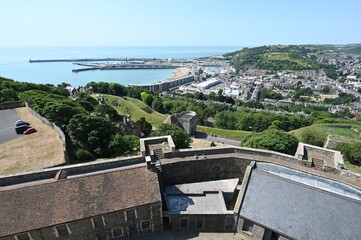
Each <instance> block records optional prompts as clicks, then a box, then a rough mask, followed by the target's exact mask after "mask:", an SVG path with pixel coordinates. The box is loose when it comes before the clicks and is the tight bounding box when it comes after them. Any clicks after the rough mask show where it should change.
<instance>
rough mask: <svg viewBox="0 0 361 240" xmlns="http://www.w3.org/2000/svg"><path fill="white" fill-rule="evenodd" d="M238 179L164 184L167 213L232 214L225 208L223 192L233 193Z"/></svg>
mask: <svg viewBox="0 0 361 240" xmlns="http://www.w3.org/2000/svg"><path fill="white" fill-rule="evenodd" d="M238 181H239V179H238V178H233V179H227V180H218V181H208V182H198V183H188V184H179V185H174V186H166V190H165V193H166V194H165V199H166V203H167V207H168V213H169V214H233V211H229V210H227V207H226V203H225V199H224V196H223V193H229V194H232V195H233V193H234V191H235V189H236V187H237V184H238Z"/></svg>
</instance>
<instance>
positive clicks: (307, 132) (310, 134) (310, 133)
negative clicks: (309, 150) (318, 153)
mask: <svg viewBox="0 0 361 240" xmlns="http://www.w3.org/2000/svg"><path fill="white" fill-rule="evenodd" d="M326 138H327V134H326V133H325V132H323V131H321V130H320V129H319V128H314V127H312V126H311V127H307V128H304V129H302V132H301V133H300V136H299V140H300V141H301V142H303V143H307V144H311V145H315V146H319V147H323V145H324V144H325V141H326Z"/></svg>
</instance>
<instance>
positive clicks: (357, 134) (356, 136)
mask: <svg viewBox="0 0 361 240" xmlns="http://www.w3.org/2000/svg"><path fill="white" fill-rule="evenodd" d="M306 132H314V133H320V134H322V135H323V136H322V137H323V138H326V137H327V136H328V135H334V136H341V137H343V138H345V139H347V140H348V141H361V126H360V125H358V124H346V123H324V124H315V125H312V126H308V127H304V128H300V129H297V130H293V131H291V132H290V133H291V134H293V135H294V136H295V137H296V138H297V139H299V140H300V141H301V139H302V137H303V135H304V134H305V133H306Z"/></svg>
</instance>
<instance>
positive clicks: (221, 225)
mask: <svg viewBox="0 0 361 240" xmlns="http://www.w3.org/2000/svg"><path fill="white" fill-rule="evenodd" d="M164 216H165V217H169V221H170V228H171V229H173V230H198V231H219V232H233V231H234V226H233V227H232V228H231V229H226V221H227V218H233V219H234V215H232V214H217V215H212V214H207V215H202V214H197V215H192V214H171V215H164ZM181 219H187V223H188V225H187V228H183V229H182V228H181ZM200 219H202V220H203V228H201V229H199V228H197V220H200ZM233 221H234V220H233Z"/></svg>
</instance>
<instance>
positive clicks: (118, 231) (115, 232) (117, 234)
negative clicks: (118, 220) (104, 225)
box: [112, 227, 123, 238]
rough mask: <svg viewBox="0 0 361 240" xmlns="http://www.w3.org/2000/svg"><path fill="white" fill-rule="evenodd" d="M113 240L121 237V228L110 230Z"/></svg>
mask: <svg viewBox="0 0 361 240" xmlns="http://www.w3.org/2000/svg"><path fill="white" fill-rule="evenodd" d="M112 234H113V238H118V237H122V236H123V228H121V227H120V228H114V229H112Z"/></svg>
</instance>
